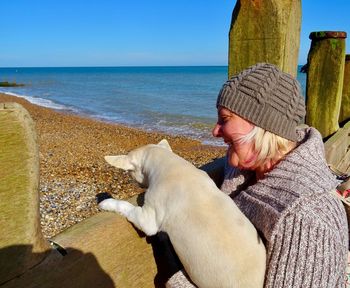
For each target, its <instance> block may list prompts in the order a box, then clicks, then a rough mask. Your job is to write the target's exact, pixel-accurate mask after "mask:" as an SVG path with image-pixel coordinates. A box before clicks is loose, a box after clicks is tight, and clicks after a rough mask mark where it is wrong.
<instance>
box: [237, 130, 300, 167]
mask: <svg viewBox="0 0 350 288" xmlns="http://www.w3.org/2000/svg"><path fill="white" fill-rule="evenodd" d="M251 141H252V142H253V144H254V150H255V152H256V153H257V159H256V164H257V165H258V166H263V165H264V163H265V162H267V161H269V160H276V159H280V158H281V157H283V156H284V155H285V154H287V153H288V152H289V151H290V149H291V148H294V147H295V145H296V143H295V142H293V141H291V140H288V139H286V138H283V137H280V136H278V135H276V134H274V133H272V132H269V131H267V130H265V129H263V128H260V127H257V126H254V128H253V129H252V130H251V131H250V132H249V133H248V134H246V135H244V136H243V137H241V138H240V139H239V140H238V142H239V143H248V142H251Z"/></svg>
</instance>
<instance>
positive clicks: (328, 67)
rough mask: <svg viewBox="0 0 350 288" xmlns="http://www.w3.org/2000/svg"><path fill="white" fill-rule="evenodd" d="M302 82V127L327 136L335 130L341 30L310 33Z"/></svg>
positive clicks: (341, 68)
mask: <svg viewBox="0 0 350 288" xmlns="http://www.w3.org/2000/svg"><path fill="white" fill-rule="evenodd" d="M309 38H310V39H311V40H312V42H311V48H310V51H309V54H308V71H307V80H306V106H307V113H306V124H308V125H309V126H313V127H316V128H317V129H318V130H319V131H320V132H321V134H322V136H323V137H324V138H325V137H328V136H330V135H332V134H333V133H335V132H336V131H337V130H338V129H339V124H338V123H339V114H340V108H341V102H342V93H343V79H344V65H345V38H346V33H345V32H343V31H319V32H312V33H311V34H310V36H309Z"/></svg>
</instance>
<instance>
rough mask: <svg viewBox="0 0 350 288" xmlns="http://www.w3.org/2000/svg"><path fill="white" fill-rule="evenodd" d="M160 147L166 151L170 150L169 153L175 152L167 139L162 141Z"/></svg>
mask: <svg viewBox="0 0 350 288" xmlns="http://www.w3.org/2000/svg"><path fill="white" fill-rule="evenodd" d="M158 145H159V146H161V147H163V148H165V149H168V150H169V151H173V150H172V149H171V147H170V145H169V142H168V141H167V140H166V139H163V140H162V141H160V142H159V143H158Z"/></svg>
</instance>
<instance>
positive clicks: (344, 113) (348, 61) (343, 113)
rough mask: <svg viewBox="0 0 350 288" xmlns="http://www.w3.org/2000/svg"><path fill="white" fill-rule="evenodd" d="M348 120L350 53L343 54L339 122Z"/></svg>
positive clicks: (349, 110)
mask: <svg viewBox="0 0 350 288" xmlns="http://www.w3.org/2000/svg"><path fill="white" fill-rule="evenodd" d="M346 120H350V54H348V55H346V56H345V66H344V81H343V96H342V100H341V106H340V115H339V123H342V122H345V121H346Z"/></svg>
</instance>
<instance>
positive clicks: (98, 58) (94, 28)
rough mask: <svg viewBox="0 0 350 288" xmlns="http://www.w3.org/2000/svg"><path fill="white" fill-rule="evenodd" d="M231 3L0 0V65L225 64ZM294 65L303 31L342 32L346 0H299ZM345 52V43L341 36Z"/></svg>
mask: <svg viewBox="0 0 350 288" xmlns="http://www.w3.org/2000/svg"><path fill="white" fill-rule="evenodd" d="M235 3H236V1H228V0H223V1H220V0H175V1H169V0H148V1H146V0H132V1H129V0H123V1H122V0H99V1H96V0H59V1H57V0H56V1H55V0H2V1H1V17H0V27H1V29H0V39H1V45H0V67H23V66H34V67H35V66H143V65H152V66H153V65H227V48H228V31H229V26H230V21H231V13H232V10H233V7H234V5H235ZM302 11H303V15H302V30H301V41H300V42H301V43H300V52H299V54H300V56H299V64H304V63H305V62H306V57H307V53H308V50H309V48H310V40H309V38H308V36H309V33H310V32H312V31H320V30H338V31H346V32H347V33H348V34H349V37H350V1H349V0H333V1H325V0H318V1H312V0H305V1H302ZM346 45H347V53H350V41H349V39H347V40H346Z"/></svg>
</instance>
